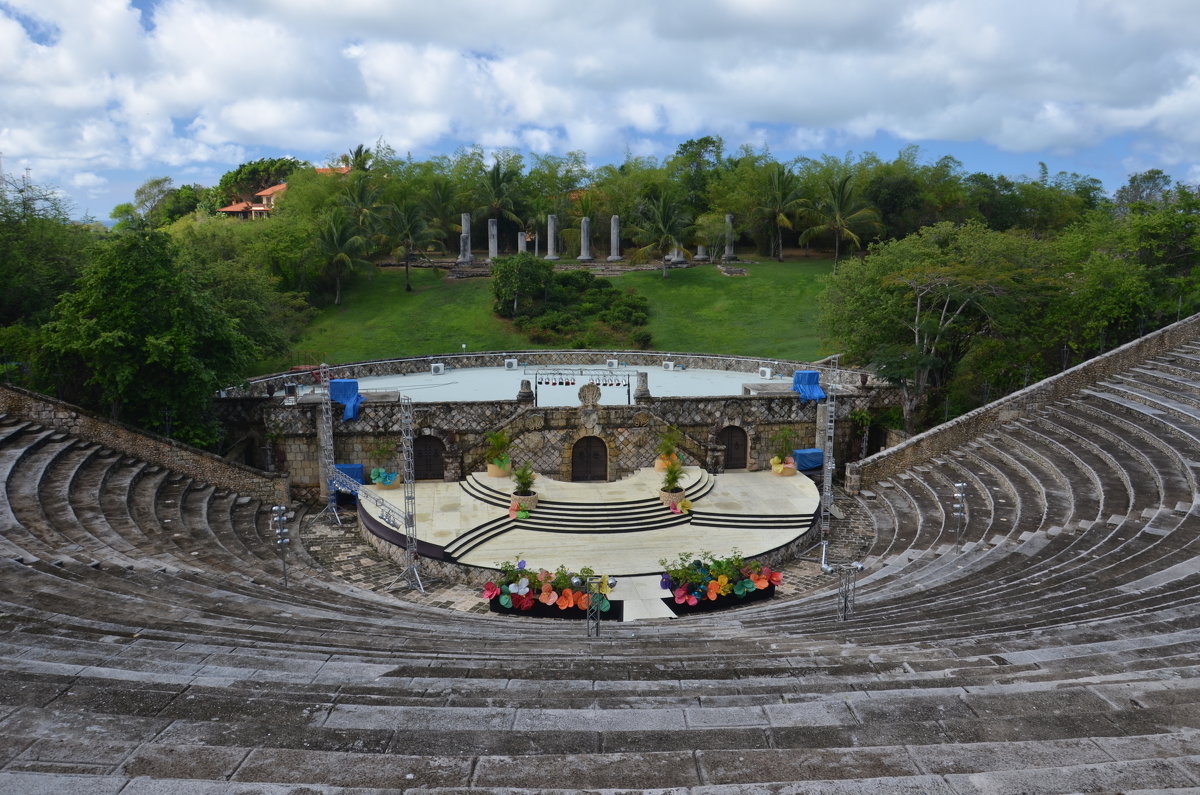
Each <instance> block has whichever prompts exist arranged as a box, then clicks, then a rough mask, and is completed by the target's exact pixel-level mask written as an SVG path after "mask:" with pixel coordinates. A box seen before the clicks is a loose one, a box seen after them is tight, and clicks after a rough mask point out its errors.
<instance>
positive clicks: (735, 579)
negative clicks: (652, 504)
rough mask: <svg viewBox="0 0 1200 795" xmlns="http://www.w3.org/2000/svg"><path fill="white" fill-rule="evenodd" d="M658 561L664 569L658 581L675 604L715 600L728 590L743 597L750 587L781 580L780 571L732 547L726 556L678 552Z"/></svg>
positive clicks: (771, 583) (764, 585)
mask: <svg viewBox="0 0 1200 795" xmlns="http://www.w3.org/2000/svg"><path fill="white" fill-rule="evenodd" d="M658 563H659V565H660V566H662V567H663V569H664V571H663V574H662V579H661V581H660V583H659V584H660V585H661V586H662V588H663V590H665V591H670V592H671V594H672V595H673V596H674V597H675V603H676V604H679V605H688V606H694V605H696V604H699V603H700V602H702V601H705V600H709V601H714V602H715V601H716V600H717V599H719V598H720V597H722V596H729V595H730V594H732V595H733V596H734V597H736V598H738V599H744V598H745V597H746V596H748V595H749V594H751V593H753V592H754V591H761V590H764V589H766V588H767V587H768V586H771V585H779V584H780V583H782V582H783V575H782V574H781V573H779V572H777V571H772V570H771V568H770V567H769V566H764V565H763V564H761V563H759V562H758V561H757V560H745V559H743V558H742V556H741V554H740V553H739V552H738V551H737V550H736V549H735V550H733V554H732V555H730V556H729V557H727V558H718V557H717V556H715V555H714V554H713V553H711V552H701V553H700V555H699V556H698V557H693V556H692V553H691V552H682V553H680V555H679V557H678V558H677V559H676V560H675V561H669V560H667V559H666V558H663V559H662V560H660V561H659V562H658Z"/></svg>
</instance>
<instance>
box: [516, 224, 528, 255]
mask: <svg viewBox="0 0 1200 795" xmlns="http://www.w3.org/2000/svg"><path fill="white" fill-rule="evenodd" d="M525 251H526V248H525V230H524V229H521V230H518V231H517V253H518V254H524V253H525Z"/></svg>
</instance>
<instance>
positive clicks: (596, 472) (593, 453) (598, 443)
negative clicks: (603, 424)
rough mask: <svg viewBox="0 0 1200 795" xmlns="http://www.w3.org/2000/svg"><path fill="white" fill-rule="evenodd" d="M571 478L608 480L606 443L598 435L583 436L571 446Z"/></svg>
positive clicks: (578, 479) (579, 480) (584, 480)
mask: <svg viewBox="0 0 1200 795" xmlns="http://www.w3.org/2000/svg"><path fill="white" fill-rule="evenodd" d="M571 480H573V481H577V482H590V481H607V480H608V445H606V444H605V443H604V440H603V439H601V438H600V437H599V436H584V437H583V438H581V439H579V440H577V441H576V442H575V444H574V446H572V448H571Z"/></svg>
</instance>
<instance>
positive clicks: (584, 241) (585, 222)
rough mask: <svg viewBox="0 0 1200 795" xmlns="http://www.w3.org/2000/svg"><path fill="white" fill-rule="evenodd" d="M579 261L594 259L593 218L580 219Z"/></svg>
mask: <svg viewBox="0 0 1200 795" xmlns="http://www.w3.org/2000/svg"><path fill="white" fill-rule="evenodd" d="M579 261H580V262H591V261H592V219H591V218H587V217H584V218H582V219H580V221H579Z"/></svg>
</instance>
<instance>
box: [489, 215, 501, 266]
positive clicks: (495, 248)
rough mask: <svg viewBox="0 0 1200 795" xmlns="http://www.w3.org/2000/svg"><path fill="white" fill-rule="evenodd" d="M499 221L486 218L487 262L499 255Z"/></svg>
mask: <svg viewBox="0 0 1200 795" xmlns="http://www.w3.org/2000/svg"><path fill="white" fill-rule="evenodd" d="M498 224H499V222H498V221H497V220H496V219H495V218H489V219H488V262H491V261H492V260H494V259H496V257H498V256H500V230H499V228H498Z"/></svg>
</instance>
